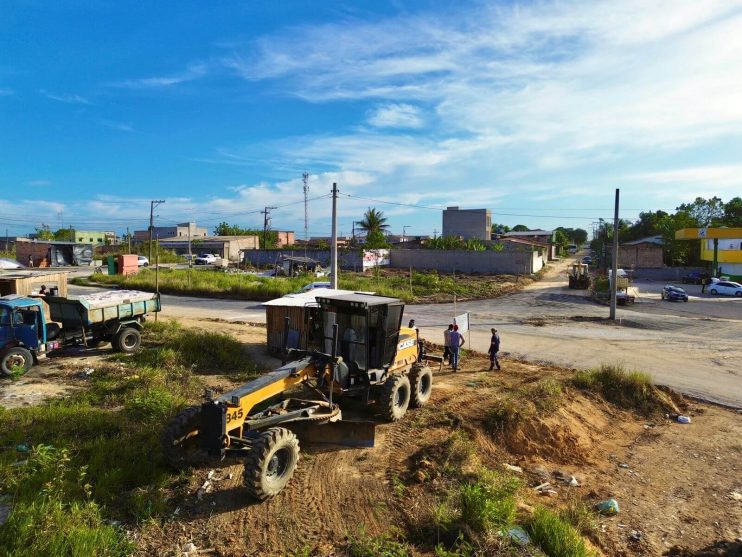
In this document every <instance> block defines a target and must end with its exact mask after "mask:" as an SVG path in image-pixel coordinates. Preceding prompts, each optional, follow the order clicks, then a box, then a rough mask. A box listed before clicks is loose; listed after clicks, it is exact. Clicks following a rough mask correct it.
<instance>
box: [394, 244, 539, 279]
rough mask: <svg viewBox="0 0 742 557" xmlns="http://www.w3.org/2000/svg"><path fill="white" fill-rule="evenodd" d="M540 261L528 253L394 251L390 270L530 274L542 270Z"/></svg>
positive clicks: (534, 254)
mask: <svg viewBox="0 0 742 557" xmlns="http://www.w3.org/2000/svg"><path fill="white" fill-rule="evenodd" d="M543 264H544V263H543V258H542V257H540V256H539V255H538V254H537V253H533V252H531V251H460V250H433V249H420V250H412V249H401V250H400V249H393V250H391V264H390V266H391V267H393V268H398V269H409V268H410V267H412V268H413V269H417V270H430V271H441V272H445V273H451V272H453V271H454V270H455V271H456V272H460V273H483V274H513V275H521V274H526V275H529V274H532V273H535V272H537V271H539V270H540V269H541V267H543Z"/></svg>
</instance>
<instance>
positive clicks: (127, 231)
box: [126, 226, 131, 255]
mask: <svg viewBox="0 0 742 557" xmlns="http://www.w3.org/2000/svg"><path fill="white" fill-rule="evenodd" d="M126 240H127V242H129V251H128V253H129V254H130V255H131V234H130V233H129V227H128V226H127V227H126Z"/></svg>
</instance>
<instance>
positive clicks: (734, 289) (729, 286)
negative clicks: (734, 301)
mask: <svg viewBox="0 0 742 557" xmlns="http://www.w3.org/2000/svg"><path fill="white" fill-rule="evenodd" d="M709 292H711V293H712V294H714V295H716V294H723V295H725V296H742V284H740V283H738V282H729V281H725V280H720V281H718V282H714V283H712V284H711V285H710V288H709Z"/></svg>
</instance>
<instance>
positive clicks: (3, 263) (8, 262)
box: [0, 257, 26, 269]
mask: <svg viewBox="0 0 742 557" xmlns="http://www.w3.org/2000/svg"><path fill="white" fill-rule="evenodd" d="M25 268H26V267H25V266H23V265H21V264H20V263H18V261H15V260H13V259H6V258H5V257H0V269H25Z"/></svg>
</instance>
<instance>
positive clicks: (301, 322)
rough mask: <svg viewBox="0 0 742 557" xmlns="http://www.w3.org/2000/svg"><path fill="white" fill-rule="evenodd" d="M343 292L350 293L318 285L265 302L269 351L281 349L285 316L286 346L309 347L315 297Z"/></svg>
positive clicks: (303, 348) (331, 295) (341, 294)
mask: <svg viewBox="0 0 742 557" xmlns="http://www.w3.org/2000/svg"><path fill="white" fill-rule="evenodd" d="M346 294H352V292H351V291H350V290H333V289H330V288H317V289H314V290H310V291H309V292H301V293H299V294H289V295H287V296H283V297H282V298H276V299H275V300H270V301H268V302H265V303H264V304H263V306H265V326H266V331H267V343H268V351H269V352H273V353H275V352H279V351H280V350H282V349H283V342H284V323H285V319H286V317H288V318H289V348H299V349H301V350H306V349H308V348H310V349H311V348H312V347H311V346H310V344H311V343H310V342H309V341H310V339H311V333H310V332H311V327H312V322H313V319H314V318H315V315H316V312H317V308H318V305H317V300H316V297H317V296H322V297H323V298H333V297H336V296H343V295H346Z"/></svg>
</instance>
